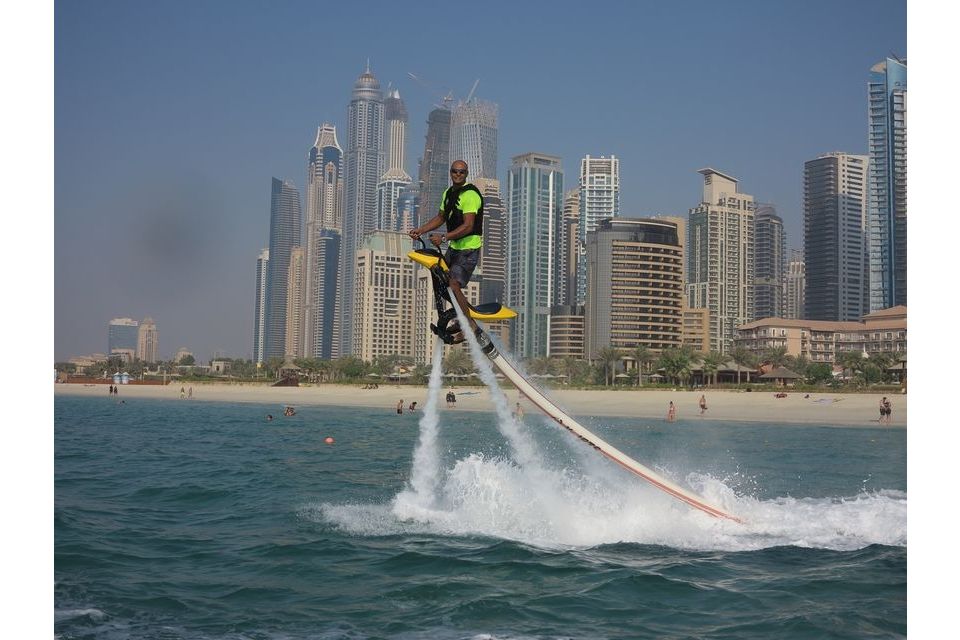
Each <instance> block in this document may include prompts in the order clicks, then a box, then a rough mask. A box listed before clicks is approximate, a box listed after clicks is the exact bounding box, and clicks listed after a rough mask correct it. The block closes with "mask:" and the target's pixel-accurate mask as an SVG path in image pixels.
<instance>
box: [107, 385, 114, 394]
mask: <svg viewBox="0 0 960 640" xmlns="http://www.w3.org/2000/svg"><path fill="white" fill-rule="evenodd" d="M107 395H111V396H112V395H113V385H110V391H108V392H107Z"/></svg>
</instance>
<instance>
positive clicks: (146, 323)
mask: <svg viewBox="0 0 960 640" xmlns="http://www.w3.org/2000/svg"><path fill="white" fill-rule="evenodd" d="M158 350H159V334H158V333H157V324H156V323H155V322H154V321H153V318H150V317H146V318H144V319H143V320H142V321H141V322H140V326H139V327H138V328H137V357H138V358H140V360H142V361H144V362H156V361H157V360H159V357H158V355H157V353H158Z"/></svg>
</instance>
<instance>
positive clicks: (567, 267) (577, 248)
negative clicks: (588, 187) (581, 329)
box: [557, 187, 586, 307]
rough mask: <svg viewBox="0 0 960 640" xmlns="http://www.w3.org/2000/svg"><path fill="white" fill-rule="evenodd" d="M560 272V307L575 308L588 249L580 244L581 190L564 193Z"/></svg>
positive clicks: (568, 190) (559, 254) (559, 251)
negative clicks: (580, 272) (561, 276)
mask: <svg viewBox="0 0 960 640" xmlns="http://www.w3.org/2000/svg"><path fill="white" fill-rule="evenodd" d="M557 254H558V256H559V258H560V270H561V271H562V272H563V278H562V284H563V286H561V287H560V291H559V292H558V293H559V297H558V300H557V304H558V305H564V306H574V307H576V306H577V305H576V304H575V303H576V301H577V284H578V283H577V277H578V276H577V273H578V271H577V270H578V269H579V268H580V267H579V265H580V262H581V261H583V260H586V248H585V247H584V246H583V245H581V243H580V188H579V187H575V188H573V189H567V190H566V191H564V192H563V220H562V222H561V223H560V244H559V246H558V247H557Z"/></svg>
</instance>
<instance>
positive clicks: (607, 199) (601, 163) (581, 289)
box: [577, 155, 620, 304]
mask: <svg viewBox="0 0 960 640" xmlns="http://www.w3.org/2000/svg"><path fill="white" fill-rule="evenodd" d="M579 186H580V226H579V229H578V231H579V233H580V238H579V240H580V247H581V250H584V249H585V247H586V244H587V234H588V233H590V232H591V231H595V230H596V228H597V225H598V224H599V222H600V221H601V220H605V219H607V218H616V217H617V216H619V215H620V161H619V160H618V159H617V157H616V156H610V157H609V158H607V157H604V156H600V157H599V158H593V157H590V156H589V155H588V156H586V157H585V158H583V159H582V160H581V161H580V183H579ZM580 256H581V258H582V256H583V254H582V253H581V254H580ZM586 269H587V264H586V261H585V260H582V259H581V260H578V266H577V304H584V301H585V300H586V282H587V270H586Z"/></svg>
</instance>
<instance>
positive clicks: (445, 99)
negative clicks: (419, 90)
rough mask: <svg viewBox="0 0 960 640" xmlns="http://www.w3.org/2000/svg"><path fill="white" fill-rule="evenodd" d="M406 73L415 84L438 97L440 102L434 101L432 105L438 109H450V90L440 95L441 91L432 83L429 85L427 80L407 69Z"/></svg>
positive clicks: (451, 95)
mask: <svg viewBox="0 0 960 640" xmlns="http://www.w3.org/2000/svg"><path fill="white" fill-rule="evenodd" d="M407 75H408V76H410V78H411V79H412V80H414V81H415V82H416V83H417V84H419V85H420V86H421V87H423V88H424V89H426V90H427V91H429V92H430V93H431V94H433V96H434V97H440V103H439V104H437V103H434V104H433V106H435V107H437V108H438V109H447V110H448V111H449V110H450V108H451V105H452V104H453V100H454V97H453V91H452V90H449V91H447V93H446V95H442V94H441V92H439V91H437V90H436V89H435V88H434V87H433V85H431V84H430V83H429V82H427V81H426V80H424V79H423V78H421V77H419V76H417V75H414V74H412V73H410V72H409V71H408V72H407Z"/></svg>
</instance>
